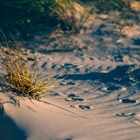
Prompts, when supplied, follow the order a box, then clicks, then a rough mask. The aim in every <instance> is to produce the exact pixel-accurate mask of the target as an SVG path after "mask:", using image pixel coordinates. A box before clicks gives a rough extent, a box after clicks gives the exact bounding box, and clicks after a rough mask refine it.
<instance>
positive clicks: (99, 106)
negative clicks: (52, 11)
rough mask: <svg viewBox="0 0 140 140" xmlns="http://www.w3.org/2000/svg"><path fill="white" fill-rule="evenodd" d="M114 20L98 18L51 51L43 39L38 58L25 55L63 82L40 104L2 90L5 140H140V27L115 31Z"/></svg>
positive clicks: (1, 135) (0, 125)
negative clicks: (84, 29) (18, 103)
mask: <svg viewBox="0 0 140 140" xmlns="http://www.w3.org/2000/svg"><path fill="white" fill-rule="evenodd" d="M112 15H113V14H112ZM114 15H115V16H119V15H118V13H114ZM114 15H113V16H114ZM110 16H111V15H109V16H105V18H104V15H101V16H97V17H96V22H94V25H92V26H93V27H92V28H88V29H86V31H85V32H82V31H81V33H80V34H79V35H75V36H72V37H71V36H70V37H64V36H63V37H60V38H58V39H57V38H56V40H55V39H54V42H53V41H52V42H50V44H49V45H50V46H51V47H50V46H49V45H45V44H43V43H44V42H45V39H44V38H43V39H44V40H43V39H42V38H41V37H40V39H42V40H43V41H42V44H43V45H41V43H40V45H39V46H38V47H37V49H36V53H34V54H32V56H31V54H30V53H28V52H26V53H25V57H26V58H32V57H33V56H36V59H37V61H38V63H39V68H40V71H41V72H44V73H48V72H50V71H51V72H53V74H61V75H60V76H59V79H61V78H65V79H64V80H63V81H62V82H61V83H60V85H59V86H58V87H57V88H55V89H53V90H52V91H51V92H49V93H46V96H44V97H43V98H42V99H41V101H40V102H39V101H35V100H29V99H27V98H22V97H16V95H15V94H14V93H12V92H10V91H3V90H1V92H0V102H1V103H4V102H6V103H4V104H3V106H4V108H2V105H1V108H0V139H1V140H103V139H104V140H139V139H140V103H139V102H140V97H139V93H140V58H139V56H140V48H139V45H140V39H139V34H140V30H139V24H137V25H136V26H134V25H133V26H128V25H126V26H125V25H121V26H120V24H119V25H118V26H117V25H116V23H112V19H111V18H110V19H108V17H110ZM93 17H94V18H93V21H94V20H95V15H93ZM117 18H118V17H117ZM117 18H116V20H117ZM90 19H91V20H90V22H91V21H92V16H91V17H90ZM118 20H119V18H118ZM130 20H131V19H130ZM120 22H122V23H124V21H120ZM127 22H129V21H127ZM88 24H90V23H87V25H88ZM116 26H117V27H116ZM132 31H133V32H132ZM122 34H123V35H122ZM67 38H68V39H67ZM46 40H48V38H46ZM70 40H73V43H75V42H76V43H77V45H73V44H72V43H71V42H70ZM55 44H57V45H58V48H55V47H54V46H55ZM59 44H60V45H59ZM70 45H71V46H70ZM31 46H32V48H33V47H34V46H33V44H31ZM40 46H42V47H43V49H42V47H41V48H40ZM53 47H54V48H53ZM77 47H79V48H80V49H79V48H77ZM73 48H75V49H74V50H73ZM67 49H68V51H67ZM28 61H29V63H30V62H31V61H34V60H33V59H28ZM11 97H12V98H11ZM14 98H17V99H18V100H19V102H20V107H19V106H17V105H15V104H14V103H13V102H14V101H15V100H14ZM9 102H10V103H9ZM11 102H12V103H11Z"/></svg>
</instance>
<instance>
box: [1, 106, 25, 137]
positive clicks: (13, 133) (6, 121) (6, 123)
mask: <svg viewBox="0 0 140 140" xmlns="http://www.w3.org/2000/svg"><path fill="white" fill-rule="evenodd" d="M3 114H4V110H3V109H0V140H26V139H27V135H26V134H25V132H24V131H23V130H22V129H20V128H19V127H18V126H17V125H16V124H15V122H14V121H13V120H12V119H11V118H9V117H8V116H4V118H3ZM2 118H3V119H2Z"/></svg>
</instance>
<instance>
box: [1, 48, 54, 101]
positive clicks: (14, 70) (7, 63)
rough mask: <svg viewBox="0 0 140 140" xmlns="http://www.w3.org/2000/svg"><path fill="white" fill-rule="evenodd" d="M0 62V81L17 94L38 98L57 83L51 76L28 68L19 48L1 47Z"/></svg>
mask: <svg viewBox="0 0 140 140" xmlns="http://www.w3.org/2000/svg"><path fill="white" fill-rule="evenodd" d="M0 62H1V63H0V64H1V66H0V68H1V75H2V81H3V82H2V83H3V84H5V85H6V86H7V87H9V88H10V89H12V90H14V91H15V92H16V93H17V94H18V95H21V96H24V97H29V98H34V99H37V100H39V99H40V97H41V95H42V94H43V93H45V92H47V91H48V90H50V89H52V88H53V87H54V86H56V84H57V82H56V79H54V78H53V77H52V76H50V75H49V76H44V75H42V74H39V73H38V72H36V71H35V70H30V68H29V67H28V66H27V61H26V59H24V57H23V56H22V53H21V51H20V50H14V51H13V50H12V49H10V48H6V49H5V48H1V50H0ZM42 77H45V78H42Z"/></svg>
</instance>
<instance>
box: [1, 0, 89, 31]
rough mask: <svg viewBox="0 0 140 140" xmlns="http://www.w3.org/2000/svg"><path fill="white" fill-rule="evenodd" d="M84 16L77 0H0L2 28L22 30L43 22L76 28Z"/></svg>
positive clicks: (83, 9)
mask: <svg viewBox="0 0 140 140" xmlns="http://www.w3.org/2000/svg"><path fill="white" fill-rule="evenodd" d="M7 9H8V10H7ZM7 17H8V18H7ZM86 17H87V15H86V10H85V8H84V7H83V6H82V5H81V4H79V3H78V1H77V0H38V1H34V0H30V1H26V0H20V1H18V0H13V1H10V0H6V1H4V0H2V2H1V4H0V18H1V19H0V20H1V27H0V28H2V29H5V28H6V29H8V28H11V29H12V28H17V29H18V30H22V31H24V30H25V29H30V30H31V29H33V28H34V27H36V26H38V27H39V25H41V26H42V24H43V25H47V26H51V27H54V26H58V25H60V27H61V28H62V29H64V30H77V29H78V28H79V26H80V24H81V23H82V22H83V21H84V20H85V19H86Z"/></svg>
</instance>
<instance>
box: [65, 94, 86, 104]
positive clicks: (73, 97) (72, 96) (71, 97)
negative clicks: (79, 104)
mask: <svg viewBox="0 0 140 140" xmlns="http://www.w3.org/2000/svg"><path fill="white" fill-rule="evenodd" d="M65 100H66V101H72V102H74V101H85V99H83V98H81V97H79V96H78V95H76V94H73V93H72V94H69V95H68V96H67V97H66V98H65Z"/></svg>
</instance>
